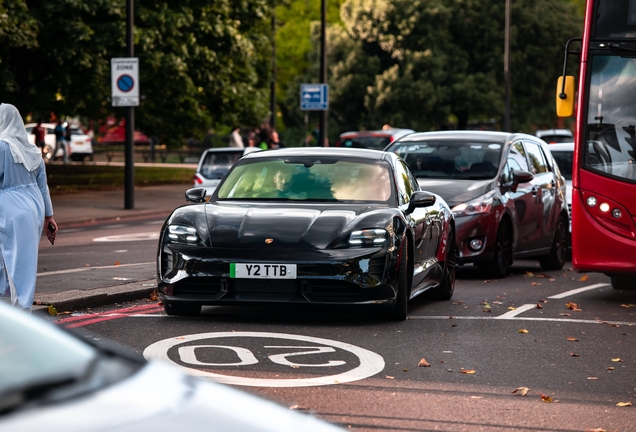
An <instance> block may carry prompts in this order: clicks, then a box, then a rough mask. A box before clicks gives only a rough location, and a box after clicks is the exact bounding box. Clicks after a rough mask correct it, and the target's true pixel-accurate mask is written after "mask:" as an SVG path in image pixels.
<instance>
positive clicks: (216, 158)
mask: <svg viewBox="0 0 636 432" xmlns="http://www.w3.org/2000/svg"><path fill="white" fill-rule="evenodd" d="M243 151H244V150H243V149H242V148H237V149H236V151H223V152H214V151H209V152H208V153H207V154H206V156H205V160H204V161H203V163H202V164H201V171H200V172H199V174H201V175H202V176H203V177H205V178H207V179H220V178H223V176H224V175H225V174H226V173H227V172H228V171H229V170H230V168H231V167H232V166H233V165H234V164H235V163H236V161H238V160H239V159H240V158H241V156H243Z"/></svg>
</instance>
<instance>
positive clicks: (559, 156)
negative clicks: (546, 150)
mask: <svg viewBox="0 0 636 432" xmlns="http://www.w3.org/2000/svg"><path fill="white" fill-rule="evenodd" d="M552 157H553V158H554V160H555V161H556V163H557V165H558V166H559V170H560V171H561V174H563V177H565V179H566V180H572V161H573V158H574V152H573V151H571V152H568V151H554V150H553V151H552Z"/></svg>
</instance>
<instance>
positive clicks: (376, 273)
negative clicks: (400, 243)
mask: <svg viewBox="0 0 636 432" xmlns="http://www.w3.org/2000/svg"><path fill="white" fill-rule="evenodd" d="M385 261H386V257H383V256H382V257H379V258H373V259H372V260H371V262H370V263H369V275H371V276H372V277H373V278H374V279H377V280H382V276H383V275H384V262H385Z"/></svg>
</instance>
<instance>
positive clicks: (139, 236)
mask: <svg viewBox="0 0 636 432" xmlns="http://www.w3.org/2000/svg"><path fill="white" fill-rule="evenodd" d="M158 239H159V233H158V232H157V231H152V232H143V233H132V234H119V235H112V236H106V237H97V238H94V239H93V241H94V242H126V241H145V240H158Z"/></svg>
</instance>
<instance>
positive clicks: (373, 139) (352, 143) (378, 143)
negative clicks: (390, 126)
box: [341, 136, 391, 150]
mask: <svg viewBox="0 0 636 432" xmlns="http://www.w3.org/2000/svg"><path fill="white" fill-rule="evenodd" d="M389 144H391V137H388V136H354V137H346V138H343V139H342V144H341V147H350V148H367V149H372V150H384V148H385V147H386V146H388V145H389Z"/></svg>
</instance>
